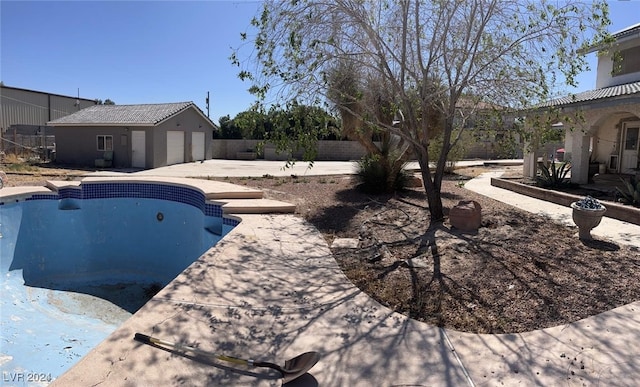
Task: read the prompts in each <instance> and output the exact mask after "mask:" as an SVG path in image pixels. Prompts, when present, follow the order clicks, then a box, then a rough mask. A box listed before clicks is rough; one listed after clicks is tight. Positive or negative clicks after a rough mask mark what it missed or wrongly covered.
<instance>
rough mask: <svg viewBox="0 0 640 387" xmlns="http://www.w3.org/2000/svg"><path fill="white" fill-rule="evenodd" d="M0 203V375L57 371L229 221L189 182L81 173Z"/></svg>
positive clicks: (22, 378)
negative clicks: (88, 177) (94, 177)
mask: <svg viewBox="0 0 640 387" xmlns="http://www.w3.org/2000/svg"><path fill="white" fill-rule="evenodd" d="M3 200H4V201H3V202H2V203H0V258H1V264H0V273H2V279H1V280H0V286H1V287H2V297H1V299H0V308H1V309H2V315H1V320H0V323H1V324H2V326H1V334H2V337H1V340H2V343H1V346H0V348H1V350H0V351H1V353H0V363H1V365H2V378H3V382H4V383H15V384H17V385H23V384H27V385H28V384H30V382H32V383H33V384H37V383H39V382H45V383H46V382H48V381H49V379H53V378H55V377H57V376H59V375H60V374H62V373H63V372H64V371H65V370H66V369H68V368H69V367H71V366H72V365H73V364H74V363H75V362H77V361H78V360H79V359H80V357H82V356H83V355H84V354H86V353H87V352H88V351H89V350H90V349H91V348H93V347H94V346H96V345H97V344H98V343H99V342H100V341H102V339H104V338H105V337H106V336H107V335H108V334H110V333H111V332H112V331H113V330H115V329H116V328H117V327H118V326H119V325H120V324H121V323H122V322H123V321H124V320H126V319H127V318H128V317H129V316H130V315H131V314H132V313H134V312H135V311H136V310H137V309H138V308H139V307H141V306H142V305H143V304H144V302H145V301H146V300H147V299H148V298H149V297H151V296H153V294H154V293H155V292H156V291H157V290H159V289H160V288H162V287H164V286H165V285H166V284H167V283H169V282H170V281H171V280H172V279H173V278H175V277H176V276H177V275H178V274H179V273H180V272H182V271H183V270H184V269H185V268H186V267H187V266H189V265H190V264H191V263H192V262H194V261H195V260H196V259H197V258H198V257H200V256H201V255H202V254H203V253H204V252H205V251H206V250H208V249H209V248H210V247H212V246H213V245H215V244H216V243H217V242H218V241H219V240H220V239H221V238H222V237H223V236H224V235H225V234H226V233H228V232H229V231H230V230H231V229H232V228H233V227H234V226H235V225H236V224H237V223H238V221H237V220H236V219H234V218H225V217H223V216H222V209H221V206H220V205H219V204H215V203H211V202H209V201H207V200H206V198H205V195H204V194H203V193H202V192H201V191H200V190H198V189H195V188H193V187H188V186H182V185H175V184H158V183H144V182H99V181H98V182H91V183H84V182H83V183H82V184H81V185H80V186H78V187H66V188H61V189H60V190H59V191H58V192H57V193H50V194H49V193H43V194H34V195H30V196H23V197H21V198H18V199H16V198H11V197H10V198H8V199H3Z"/></svg>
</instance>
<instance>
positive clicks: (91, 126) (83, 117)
mask: <svg viewBox="0 0 640 387" xmlns="http://www.w3.org/2000/svg"><path fill="white" fill-rule="evenodd" d="M48 125H50V126H53V127H55V134H56V160H57V162H58V163H60V164H68V165H78V166H105V167H116V168H129V167H133V168H157V167H162V166H166V165H171V164H179V163H184V162H191V161H197V160H205V159H210V158H211V139H212V133H213V130H214V129H215V124H214V123H213V122H211V120H209V118H208V117H207V116H205V115H204V114H203V113H202V111H201V110H200V109H199V108H198V107H197V106H196V105H195V104H194V103H193V102H179V103H163V104H145V105H96V106H91V107H88V108H86V109H82V110H80V111H79V112H77V113H74V114H71V115H69V116H66V117H62V118H59V119H57V120H53V121H50V122H49V123H48Z"/></svg>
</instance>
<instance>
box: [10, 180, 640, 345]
mask: <svg viewBox="0 0 640 387" xmlns="http://www.w3.org/2000/svg"><path fill="white" fill-rule="evenodd" d="M48 172H49V175H48V176H43V175H42V174H40V175H37V174H36V176H31V177H29V176H16V175H10V176H9V178H10V180H9V185H21V184H36V185H40V184H44V180H45V179H75V178H76V177H74V176H75V174H76V173H78V174H81V173H82V171H65V170H61V171H59V172H55V171H54V173H53V175H52V170H48ZM479 172H481V170H479V169H468V170H462V171H457V174H455V175H451V176H448V178H447V179H446V181H445V182H444V184H443V200H444V205H445V207H446V208H450V207H452V206H453V205H455V204H456V203H457V202H458V201H459V200H462V199H472V200H476V201H478V202H479V203H480V204H481V206H482V211H483V212H482V215H483V222H482V227H481V228H480V230H479V231H478V232H477V233H471V234H469V233H461V232H459V231H456V230H455V229H451V227H450V226H449V223H448V221H445V222H444V223H443V224H440V225H435V226H430V221H429V213H428V209H427V208H426V199H425V195H424V193H423V191H422V190H421V189H419V188H417V189H410V190H406V191H403V192H399V193H396V194H392V195H367V194H363V193H361V192H360V191H358V190H357V189H356V185H357V183H356V182H354V181H353V180H352V178H351V177H348V176H325V177H287V178H278V177H265V178H233V179H221V180H224V181H228V182H232V183H237V184H243V185H248V186H252V187H258V188H262V189H264V190H265V192H266V196H267V197H270V198H274V199H280V200H285V201H290V202H293V203H295V204H297V206H298V207H297V213H298V215H300V216H302V217H304V218H305V219H307V220H308V221H309V222H311V223H313V224H314V225H315V226H316V227H317V228H318V230H320V232H322V234H323V235H324V237H325V239H326V240H327V242H328V243H329V244H331V242H332V241H333V240H334V239H335V238H358V239H359V241H360V248H358V249H355V250H348V249H333V254H334V256H335V258H336V260H337V261H338V263H339V264H340V266H341V267H342V269H343V270H344V272H345V273H346V275H347V276H348V277H349V278H350V279H351V281H353V283H354V284H355V285H356V286H358V287H359V288H360V289H362V290H363V291H364V292H366V293H368V294H369V295H370V296H371V297H373V298H375V299H376V300H378V301H379V302H381V303H382V304H384V305H386V306H388V307H389V308H392V309H394V310H396V311H398V312H400V313H403V314H406V315H408V316H410V317H412V318H414V319H417V320H420V321H424V322H427V323H430V324H435V325H438V326H442V327H447V328H452V329H456V330H461V331H466V332H478V333H505V332H522V331H529V330H534V329H539V328H544V327H550V326H554V325H559V324H566V323H568V322H571V321H576V320H579V319H582V318H585V317H588V316H592V315H595V314H597V313H600V312H604V311H607V310H610V309H613V308H615V307H618V306H621V305H624V304H627V303H630V302H633V301H637V300H639V299H640V281H639V280H640V250H639V249H638V247H629V246H623V245H617V244H615V243H613V242H611V241H603V240H600V241H594V242H591V243H584V242H581V241H580V240H579V239H578V238H577V229H576V228H575V227H567V226H561V225H558V224H555V223H553V222H552V221H550V220H549V219H545V218H542V217H539V216H535V215H532V214H529V213H527V212H524V211H520V210H519V209H517V208H515V207H511V206H509V205H505V204H503V203H500V202H497V201H495V200H492V199H489V198H487V197H484V196H481V195H478V194H476V193H474V192H471V191H469V190H466V189H465V188H464V181H465V180H466V179H468V178H469V177H470V176H473V175H476V174H478V173H479ZM56 173H58V175H56ZM435 265H438V266H439V267H440V272H441V273H442V275H441V276H434V272H435V271H434V267H436V266H435Z"/></svg>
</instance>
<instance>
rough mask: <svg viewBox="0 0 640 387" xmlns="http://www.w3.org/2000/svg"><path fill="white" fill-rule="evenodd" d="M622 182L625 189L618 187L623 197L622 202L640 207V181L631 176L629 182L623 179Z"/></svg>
mask: <svg viewBox="0 0 640 387" xmlns="http://www.w3.org/2000/svg"><path fill="white" fill-rule="evenodd" d="M621 180H622V182H623V183H624V187H623V189H620V188H617V187H616V190H617V191H618V193H620V196H621V198H620V201H622V202H625V203H627V204H632V205H634V206H636V207H640V180H638V179H636V177H635V176H631V177H630V178H629V181H626V180H625V179H622V178H621Z"/></svg>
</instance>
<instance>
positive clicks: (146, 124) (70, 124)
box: [47, 122, 156, 127]
mask: <svg viewBox="0 0 640 387" xmlns="http://www.w3.org/2000/svg"><path fill="white" fill-rule="evenodd" d="M47 125H48V126H53V127H56V126H77V127H81V126H136V127H152V126H156V125H155V124H153V123H149V122H143V123H141V122H47Z"/></svg>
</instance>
